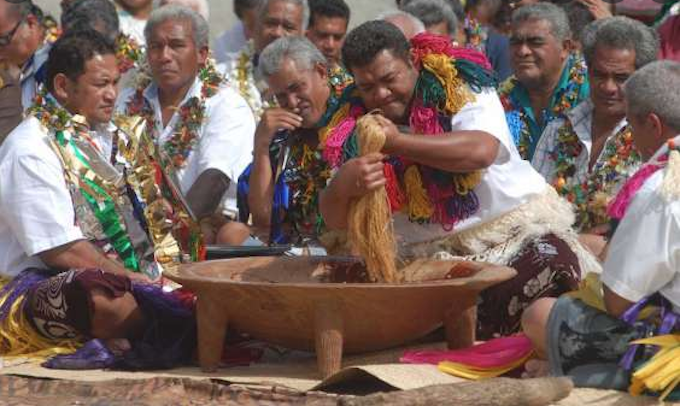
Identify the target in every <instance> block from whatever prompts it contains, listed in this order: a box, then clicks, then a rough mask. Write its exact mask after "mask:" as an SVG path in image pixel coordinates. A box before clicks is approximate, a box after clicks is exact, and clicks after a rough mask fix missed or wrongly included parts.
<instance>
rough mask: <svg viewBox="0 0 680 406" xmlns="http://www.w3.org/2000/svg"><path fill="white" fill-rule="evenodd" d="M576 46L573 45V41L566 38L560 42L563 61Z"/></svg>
mask: <svg viewBox="0 0 680 406" xmlns="http://www.w3.org/2000/svg"><path fill="white" fill-rule="evenodd" d="M576 46H577V45H576V44H574V41H573V40H572V39H571V38H567V39H565V40H564V41H562V56H563V57H564V59H567V58H568V57H569V54H570V53H571V52H572V51H573V50H574V49H575V47H576Z"/></svg>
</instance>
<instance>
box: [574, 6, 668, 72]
mask: <svg viewBox="0 0 680 406" xmlns="http://www.w3.org/2000/svg"><path fill="white" fill-rule="evenodd" d="M593 30H594V31H593V32H592V33H591V34H590V35H588V38H585V36H584V41H583V42H582V44H583V54H584V55H585V57H586V64H588V65H591V64H592V63H593V60H594V58H595V50H596V49H597V47H598V46H603V47H606V48H611V49H627V50H631V51H635V69H639V68H641V67H643V66H645V65H647V64H648V63H650V62H653V61H655V60H656V58H657V54H658V52H659V38H658V36H657V35H656V32H655V31H654V30H653V29H652V28H650V27H647V26H646V25H644V24H643V23H641V22H639V21H636V20H633V19H631V18H628V17H611V18H606V19H604V20H601V22H600V23H599V24H596V25H595V27H594V28H593Z"/></svg>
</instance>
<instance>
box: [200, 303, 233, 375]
mask: <svg viewBox="0 0 680 406" xmlns="http://www.w3.org/2000/svg"><path fill="white" fill-rule="evenodd" d="M220 303H221V299H220V298H219V297H215V296H214V295H210V294H205V293H204V294H199V295H198V297H197V298H196V319H197V322H198V363H199V364H200V365H201V369H202V370H203V371H204V372H214V371H216V370H217V367H218V366H219V364H220V360H221V359H222V351H223V349H224V336H225V334H226V333H227V321H228V317H227V312H226V310H225V309H224V307H223V306H221V305H220Z"/></svg>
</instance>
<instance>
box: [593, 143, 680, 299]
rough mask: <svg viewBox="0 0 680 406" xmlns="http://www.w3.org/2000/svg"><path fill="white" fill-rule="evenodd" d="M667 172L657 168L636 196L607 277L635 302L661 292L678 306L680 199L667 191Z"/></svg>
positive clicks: (617, 234)
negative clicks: (663, 188) (663, 190)
mask: <svg viewBox="0 0 680 406" xmlns="http://www.w3.org/2000/svg"><path fill="white" fill-rule="evenodd" d="M677 141H680V139H677ZM677 141H676V142H677ZM664 173H665V169H661V170H659V171H657V172H656V173H655V174H653V175H652V176H651V177H650V178H649V179H647V180H646V181H645V183H644V184H643V185H642V187H641V188H640V189H639V190H638V192H637V193H636V194H635V197H633V200H632V201H631V202H630V205H629V206H628V209H627V211H626V214H625V216H624V217H623V219H622V220H621V222H620V223H619V226H618V228H617V229H616V232H615V233H614V237H613V238H612V240H611V242H610V244H609V252H608V253H607V259H606V261H605V263H604V270H603V272H602V277H601V278H602V282H603V283H604V284H605V285H607V287H608V288H609V289H611V290H612V291H613V292H614V293H616V294H617V295H619V296H621V297H622V298H624V299H626V300H628V301H630V302H638V301H640V300H641V299H643V298H645V297H647V296H650V295H651V294H653V293H656V292H660V293H661V295H663V296H664V297H665V298H666V299H668V300H669V301H670V302H671V303H672V304H673V307H674V309H675V311H678V310H680V200H671V201H669V200H668V198H666V197H664V196H662V194H661V185H662V183H663V177H664Z"/></svg>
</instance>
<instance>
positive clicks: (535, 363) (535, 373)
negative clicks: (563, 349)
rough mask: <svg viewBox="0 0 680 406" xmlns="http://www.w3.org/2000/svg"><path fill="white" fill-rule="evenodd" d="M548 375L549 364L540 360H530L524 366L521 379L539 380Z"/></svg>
mask: <svg viewBox="0 0 680 406" xmlns="http://www.w3.org/2000/svg"><path fill="white" fill-rule="evenodd" d="M548 375H550V364H548V361H545V360H542V359H536V358H534V359H530V360H529V361H527V363H526V364H524V372H523V373H522V378H524V379H527V378H541V377H544V376H548Z"/></svg>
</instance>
